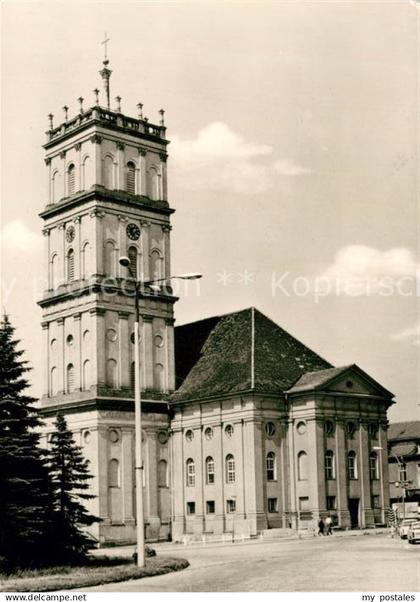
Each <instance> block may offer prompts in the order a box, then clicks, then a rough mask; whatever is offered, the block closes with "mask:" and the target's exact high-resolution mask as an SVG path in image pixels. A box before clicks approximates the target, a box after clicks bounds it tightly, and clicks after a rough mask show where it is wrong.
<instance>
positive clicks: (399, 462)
mask: <svg viewBox="0 0 420 602" xmlns="http://www.w3.org/2000/svg"><path fill="white" fill-rule="evenodd" d="M372 449H374V450H375V451H379V450H381V451H382V450H383V447H379V446H378V447H373V448H372ZM389 452H390V454H391V455H392V456H394V458H395V459H396V461H397V464H398V471H399V473H400V477H401V475H402V473H403V470H402V467H403V463H402V462H401V460H400V458H399V457H398V456H397V454H396V453H394V452H393V451H392V449H390V450H389ZM381 457H382V454H381ZM409 482H410V481H395V482H394V485H395V487H399V486H400V485H401V488H402V495H401V503H402V507H403V519H404V518H405V490H406V486H407V485H408V484H409Z"/></svg>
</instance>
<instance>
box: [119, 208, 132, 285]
mask: <svg viewBox="0 0 420 602" xmlns="http://www.w3.org/2000/svg"><path fill="white" fill-rule="evenodd" d="M127 221H128V220H127V218H126V216H125V215H118V246H119V254H120V255H127V253H128V250H127V247H128V245H127V232H126V227H125V224H126V222H127ZM129 275H130V274H129V272H128V269H127V268H125V267H123V266H122V265H120V263H119V262H118V263H117V278H124V279H125V278H127V276H129Z"/></svg>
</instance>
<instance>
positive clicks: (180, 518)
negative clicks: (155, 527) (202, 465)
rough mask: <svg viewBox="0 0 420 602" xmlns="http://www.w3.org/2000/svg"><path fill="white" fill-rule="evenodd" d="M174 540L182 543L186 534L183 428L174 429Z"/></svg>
mask: <svg viewBox="0 0 420 602" xmlns="http://www.w3.org/2000/svg"><path fill="white" fill-rule="evenodd" d="M171 483H172V496H173V502H172V508H173V510H172V512H173V515H172V539H173V541H180V540H181V539H182V537H183V535H184V533H185V489H184V488H185V482H184V450H183V440H182V428H181V427H180V426H176V427H174V428H173V429H172V462H171Z"/></svg>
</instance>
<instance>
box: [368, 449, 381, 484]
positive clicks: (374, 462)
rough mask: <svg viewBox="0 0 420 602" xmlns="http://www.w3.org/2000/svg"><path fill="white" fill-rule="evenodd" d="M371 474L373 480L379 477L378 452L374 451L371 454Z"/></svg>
mask: <svg viewBox="0 0 420 602" xmlns="http://www.w3.org/2000/svg"><path fill="white" fill-rule="evenodd" d="M369 474H370V478H371V479H372V480H373V479H379V471H378V454H377V453H376V452H374V451H373V452H370V454H369Z"/></svg>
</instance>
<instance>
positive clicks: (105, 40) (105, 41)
mask: <svg viewBox="0 0 420 602" xmlns="http://www.w3.org/2000/svg"><path fill="white" fill-rule="evenodd" d="M107 35H108V34H107V33H106V32H105V39H104V41H103V42H101V44H103V45H104V46H105V60H107V58H108V56H107V43H108V42H110V41H111V38H108V37H107Z"/></svg>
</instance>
